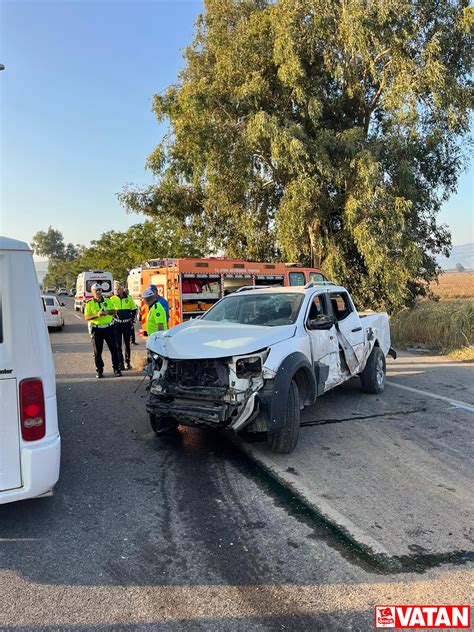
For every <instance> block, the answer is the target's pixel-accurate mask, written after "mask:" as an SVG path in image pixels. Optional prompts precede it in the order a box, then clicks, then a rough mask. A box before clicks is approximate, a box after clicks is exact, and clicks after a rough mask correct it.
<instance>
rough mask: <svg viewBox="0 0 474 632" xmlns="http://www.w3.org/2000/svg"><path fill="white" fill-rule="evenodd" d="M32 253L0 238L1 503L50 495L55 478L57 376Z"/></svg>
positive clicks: (58, 448) (58, 453) (20, 244)
mask: <svg viewBox="0 0 474 632" xmlns="http://www.w3.org/2000/svg"><path fill="white" fill-rule="evenodd" d="M44 310H45V307H44V304H43V301H42V299H41V296H40V290H39V287H38V281H37V278H36V271H35V268H34V265H33V253H32V251H31V249H30V248H29V246H28V244H26V243H24V242H22V241H16V240H15V239H9V238H8V237H0V402H1V406H0V504H3V503H9V502H13V501H17V500H24V499H27V498H37V497H41V496H49V495H51V493H52V489H53V487H54V485H55V484H56V482H57V480H58V477H59V462H60V457H61V439H60V436H59V430H58V413H57V403H56V379H55V371H54V364H53V354H52V352H51V343H50V341H49V336H48V329H47V327H46V322H45V319H44Z"/></svg>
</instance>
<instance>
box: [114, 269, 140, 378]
mask: <svg viewBox="0 0 474 632" xmlns="http://www.w3.org/2000/svg"><path fill="white" fill-rule="evenodd" d="M114 291H115V294H114V295H113V296H111V297H110V300H111V302H112V304H113V306H114V308H115V316H114V319H115V338H116V340H117V351H118V354H119V358H120V370H121V371H123V370H124V369H131V368H132V365H131V364H130V338H131V335H132V326H133V325H132V320H133V314H134V312H135V310H136V305H135V301H134V300H133V298H132V297H131V296H127V294H126V293H125V290H124V288H123V285H122V284H121V283H119V282H118V281H115V283H114ZM122 340H123V343H124V344H125V362H124V357H123V350H122Z"/></svg>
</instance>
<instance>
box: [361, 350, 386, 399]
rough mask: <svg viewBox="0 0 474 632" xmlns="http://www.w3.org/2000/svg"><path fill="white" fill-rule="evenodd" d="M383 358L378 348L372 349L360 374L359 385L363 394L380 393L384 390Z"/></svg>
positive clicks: (384, 366) (384, 369)
mask: <svg viewBox="0 0 474 632" xmlns="http://www.w3.org/2000/svg"><path fill="white" fill-rule="evenodd" d="M385 371H386V364H385V356H384V354H383V351H382V349H381V348H380V347H374V348H373V349H372V353H371V354H370V356H369V359H368V360H367V364H366V365H365V369H364V370H363V371H362V373H361V374H360V385H361V387H362V390H363V391H364V392H365V393H373V394H376V393H381V392H382V391H383V389H384V388H385Z"/></svg>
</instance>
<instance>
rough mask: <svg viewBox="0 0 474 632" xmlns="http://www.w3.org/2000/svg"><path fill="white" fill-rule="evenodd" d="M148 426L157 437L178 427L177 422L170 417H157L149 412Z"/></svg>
mask: <svg viewBox="0 0 474 632" xmlns="http://www.w3.org/2000/svg"><path fill="white" fill-rule="evenodd" d="M150 426H151V427H152V430H153V432H154V433H155V434H156V436H157V437H161V436H162V435H164V434H168V433H170V432H173V431H174V430H176V429H177V428H178V424H177V422H176V421H175V420H174V419H173V418H172V417H158V415H155V414H154V413H150Z"/></svg>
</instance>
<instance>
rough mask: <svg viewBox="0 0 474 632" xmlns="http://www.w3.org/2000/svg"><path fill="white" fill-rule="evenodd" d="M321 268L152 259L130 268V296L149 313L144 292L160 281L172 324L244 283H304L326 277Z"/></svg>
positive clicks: (201, 310)
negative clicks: (144, 299) (144, 301)
mask: <svg viewBox="0 0 474 632" xmlns="http://www.w3.org/2000/svg"><path fill="white" fill-rule="evenodd" d="M326 280H327V279H326V277H325V276H324V275H323V274H322V272H321V270H318V269H317V268H304V267H302V266H301V265H300V264H292V263H254V262H250V261H242V260H241V259H225V258H219V257H215V258H214V257H210V258H207V259H151V260H149V261H146V262H145V263H144V264H143V265H142V266H141V267H140V268H133V269H132V270H130V273H129V276H128V279H127V286H128V290H129V294H130V296H132V298H133V299H134V301H135V303H136V305H137V307H138V308H139V309H140V310H141V321H142V322H143V320H144V318H145V317H146V306H144V304H143V301H141V294H142V292H143V291H144V290H145V289H146V288H147V287H148V286H149V285H151V284H153V285H156V286H157V288H158V292H159V294H160V295H161V296H163V297H164V298H166V300H167V301H168V303H169V307H170V319H169V326H170V327H173V326H174V325H179V324H180V323H182V322H186V321H187V320H189V319H191V318H196V317H198V316H200V315H201V314H203V313H204V312H205V311H206V310H208V309H209V308H210V307H212V306H213V305H214V303H216V302H217V301H218V300H219V299H221V298H222V297H224V296H227V294H230V293H232V292H235V291H236V290H238V289H239V288H241V287H244V286H251V287H256V286H290V285H292V286H295V285H296V286H300V285H306V283H309V282H315V283H317V282H322V281H326Z"/></svg>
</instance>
